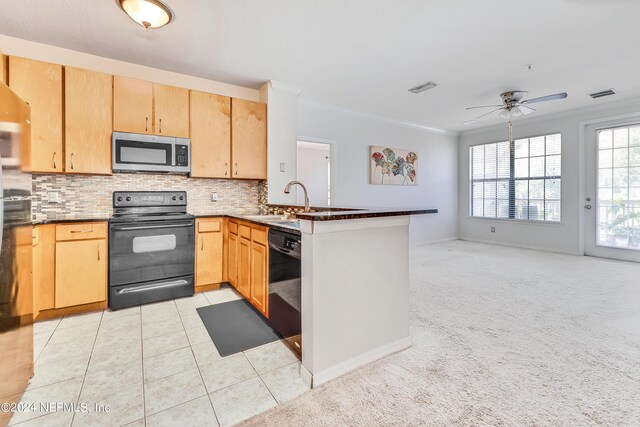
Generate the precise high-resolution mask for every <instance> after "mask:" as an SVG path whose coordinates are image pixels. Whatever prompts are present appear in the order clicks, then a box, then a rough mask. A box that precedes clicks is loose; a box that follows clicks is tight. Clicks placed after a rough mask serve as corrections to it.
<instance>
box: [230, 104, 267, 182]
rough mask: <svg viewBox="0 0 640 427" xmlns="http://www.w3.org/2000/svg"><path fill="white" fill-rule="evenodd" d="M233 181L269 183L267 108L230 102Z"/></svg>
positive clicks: (259, 105)
mask: <svg viewBox="0 0 640 427" xmlns="http://www.w3.org/2000/svg"><path fill="white" fill-rule="evenodd" d="M231 158H232V162H233V168H232V171H233V178H249V179H267V106H266V105H265V104H261V103H259V102H251V101H245V100H242V99H235V98H233V99H232V100H231Z"/></svg>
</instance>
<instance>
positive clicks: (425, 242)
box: [413, 236, 460, 247]
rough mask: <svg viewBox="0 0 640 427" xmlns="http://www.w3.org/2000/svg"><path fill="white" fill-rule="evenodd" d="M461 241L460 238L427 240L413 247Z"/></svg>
mask: <svg viewBox="0 0 640 427" xmlns="http://www.w3.org/2000/svg"><path fill="white" fill-rule="evenodd" d="M459 239H460V238H459V237H458V236H454V237H443V238H442V239H434V240H427V241H424V242H418V243H416V244H415V245H413V247H417V246H423V245H434V244H436V243H445V242H452V241H454V240H459Z"/></svg>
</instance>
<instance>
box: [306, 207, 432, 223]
mask: <svg viewBox="0 0 640 427" xmlns="http://www.w3.org/2000/svg"><path fill="white" fill-rule="evenodd" d="M434 213H438V209H391V208H390V209H354V210H350V211H347V210H344V211H328V212H308V213H304V212H300V213H296V218H298V219H306V220H309V221H337V220H342V219H364V218H380V217H385V216H404V215H423V214H434Z"/></svg>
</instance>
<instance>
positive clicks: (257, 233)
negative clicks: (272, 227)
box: [227, 220, 269, 317]
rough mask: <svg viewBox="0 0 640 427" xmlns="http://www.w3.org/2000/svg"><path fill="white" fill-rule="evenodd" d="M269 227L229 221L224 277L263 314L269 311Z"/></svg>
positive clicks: (266, 314)
mask: <svg viewBox="0 0 640 427" xmlns="http://www.w3.org/2000/svg"><path fill="white" fill-rule="evenodd" d="M267 231H268V228H267V227H264V226H260V225H257V224H253V223H249V222H245V221H239V220H229V222H228V233H227V254H228V255H227V258H228V261H227V265H228V273H227V276H228V277H227V279H228V281H229V283H231V284H232V285H233V286H234V287H235V288H236V290H237V291H238V292H239V293H240V294H241V295H242V296H243V297H245V298H246V299H247V300H248V301H249V302H250V303H251V304H253V306H254V307H256V308H257V309H258V310H259V311H260V312H261V313H262V314H264V315H265V316H267V317H268V314H269V307H268V305H269V304H268V303H269V251H268V246H267Z"/></svg>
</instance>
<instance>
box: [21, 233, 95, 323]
mask: <svg viewBox="0 0 640 427" xmlns="http://www.w3.org/2000/svg"><path fill="white" fill-rule="evenodd" d="M33 236H34V246H33V263H34V266H33V278H34V294H35V295H36V296H35V297H34V311H35V312H43V311H48V314H47V316H46V317H58V316H62V315H65V314H69V313H70V312H69V311H68V310H70V309H69V308H68V307H74V306H83V305H87V304H95V303H104V304H105V305H106V300H107V265H108V261H107V256H108V254H107V224H106V223H104V222H91V223H73V224H59V225H56V224H47V225H39V226H36V227H35V228H34V234H33ZM96 308H99V307H95V308H93V309H96ZM58 309H64V310H67V311H64V310H61V311H60V312H58ZM73 310H75V309H73ZM84 310H85V311H86V309H84ZM81 311H82V310H79V311H78V312H81ZM71 312H72V311H71ZM52 313H53V314H52ZM46 317H45V318H46Z"/></svg>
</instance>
